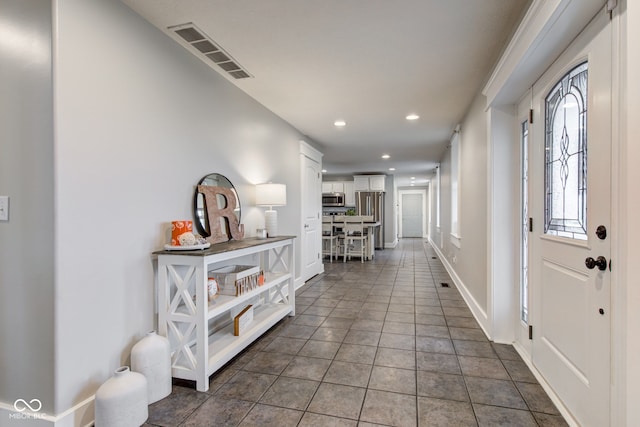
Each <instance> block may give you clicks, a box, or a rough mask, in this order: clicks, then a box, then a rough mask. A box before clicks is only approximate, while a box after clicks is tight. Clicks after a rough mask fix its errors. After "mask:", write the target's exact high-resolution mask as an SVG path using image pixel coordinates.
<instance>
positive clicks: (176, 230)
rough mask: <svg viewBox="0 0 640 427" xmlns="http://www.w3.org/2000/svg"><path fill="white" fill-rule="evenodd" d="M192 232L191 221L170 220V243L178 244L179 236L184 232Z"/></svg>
mask: <svg viewBox="0 0 640 427" xmlns="http://www.w3.org/2000/svg"><path fill="white" fill-rule="evenodd" d="M192 232H193V222H192V221H171V245H172V246H180V239H178V237H180V235H181V234H184V233H192Z"/></svg>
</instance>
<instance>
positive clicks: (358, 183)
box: [353, 175, 386, 191]
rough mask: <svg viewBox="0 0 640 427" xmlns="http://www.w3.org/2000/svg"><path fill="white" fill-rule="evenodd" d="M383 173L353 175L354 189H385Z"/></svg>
mask: <svg viewBox="0 0 640 427" xmlns="http://www.w3.org/2000/svg"><path fill="white" fill-rule="evenodd" d="M385 178H386V177H385V175H355V176H354V177H353V183H354V186H355V191H385V189H384V185H385Z"/></svg>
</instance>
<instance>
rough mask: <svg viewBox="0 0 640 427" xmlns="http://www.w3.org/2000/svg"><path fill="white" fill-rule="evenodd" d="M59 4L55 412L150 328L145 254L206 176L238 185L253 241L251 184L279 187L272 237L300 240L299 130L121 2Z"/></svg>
mask: <svg viewBox="0 0 640 427" xmlns="http://www.w3.org/2000/svg"><path fill="white" fill-rule="evenodd" d="M54 5H55V8H54V10H55V13H56V18H57V22H56V31H57V32H56V37H57V40H56V55H55V81H54V86H55V90H56V91H55V110H56V135H55V170H56V174H55V194H56V199H55V231H56V242H55V253H56V258H55V265H56V276H55V281H56V306H55V309H56V326H55V330H56V351H55V360H56V368H55V377H56V405H55V411H56V412H57V413H59V412H61V411H64V410H67V409H68V408H70V407H72V406H73V405H75V404H77V403H78V402H79V401H81V400H82V399H84V398H86V397H87V396H90V395H91V394H92V393H93V392H94V391H95V389H96V388H97V387H98V386H99V384H101V383H102V382H103V381H104V380H106V379H107V378H108V377H109V376H110V374H111V372H112V371H113V370H114V369H116V368H117V367H118V366H120V365H122V364H127V363H129V350H130V348H131V346H132V345H133V343H134V342H135V341H136V340H138V339H139V338H141V337H142V335H143V334H144V333H145V332H146V331H147V330H149V329H153V328H154V327H155V325H156V318H155V313H154V298H155V294H154V271H153V267H154V262H153V258H152V256H151V252H152V251H154V250H157V249H160V248H161V247H162V245H163V244H164V243H165V242H166V240H165V238H164V233H163V232H164V230H165V229H166V226H167V224H168V222H169V221H171V220H174V219H181V218H192V217H193V215H192V209H191V203H192V195H193V191H194V186H195V185H196V184H197V182H198V180H199V179H200V178H201V177H202V176H203V175H205V174H207V173H210V172H218V173H221V174H223V175H226V176H227V177H228V178H229V179H230V180H231V182H233V183H234V184H235V186H236V188H237V190H238V193H239V196H240V201H241V204H242V208H243V211H242V222H243V223H245V230H246V231H247V234H248V235H254V234H255V229H256V228H257V227H261V226H263V213H262V211H260V210H258V208H256V207H254V206H253V204H254V184H256V183H261V182H266V181H273V182H278V183H284V184H287V192H288V194H287V202H288V205H287V206H286V207H283V208H278V212H279V217H280V229H281V232H282V233H283V234H291V235H296V234H298V230H299V229H300V218H299V211H300V179H299V167H298V155H299V153H298V151H299V149H298V147H299V145H298V141H299V140H300V139H301V138H302V135H301V134H300V133H299V132H297V131H296V130H295V129H293V128H292V127H291V126H289V125H288V124H287V123H285V122H283V121H282V120H280V119H279V118H278V117H276V116H275V115H273V114H272V113H271V112H269V111H268V110H266V109H265V108H264V107H262V106H261V105H259V104H258V103H256V102H255V101H254V100H253V99H251V98H249V97H248V96H246V95H245V94H244V93H242V92H240V91H239V90H238V89H236V88H235V87H234V86H233V85H231V84H230V83H229V82H228V81H227V80H226V79H225V78H223V77H221V76H219V75H218V74H216V73H215V72H214V71H212V70H211V69H210V68H209V67H207V66H206V65H204V64H203V63H201V62H200V61H199V60H198V59H197V58H195V57H193V56H192V55H191V54H190V53H188V52H187V51H186V50H184V48H182V47H180V46H179V45H178V44H177V43H175V42H174V41H173V40H171V39H170V38H169V37H168V36H166V35H164V34H163V33H161V32H160V31H159V30H157V29H156V28H154V27H152V26H151V25H150V24H148V23H147V22H146V21H144V20H142V19H141V18H140V17H139V16H138V15H136V14H135V13H134V12H132V11H131V10H130V9H128V8H127V7H126V6H124V5H123V4H122V3H120V2H118V1H113V0H93V1H90V2H87V1H85V0H65V1H57V2H55V3H54ZM297 258H298V260H299V259H300V257H299V256H297ZM296 271H297V272H299V271H300V270H299V267H298V268H297V269H296Z"/></svg>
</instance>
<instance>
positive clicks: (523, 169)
mask: <svg viewBox="0 0 640 427" xmlns="http://www.w3.org/2000/svg"><path fill="white" fill-rule="evenodd" d="M520 150H522V151H521V157H520V194H521V197H522V199H521V200H520V220H521V222H520V320H522V321H523V322H524V323H527V322H528V321H529V121H528V120H525V121H523V122H522V123H521V125H520Z"/></svg>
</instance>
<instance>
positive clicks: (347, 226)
mask: <svg viewBox="0 0 640 427" xmlns="http://www.w3.org/2000/svg"><path fill="white" fill-rule="evenodd" d="M343 231H344V259H343V261H342V262H347V257H351V256H359V257H360V262H364V258H365V254H366V247H367V242H368V241H369V236H368V235H367V234H365V227H364V222H363V220H362V217H353V218H349V217H348V216H347V217H345V221H344V228H343ZM356 242H358V243H356Z"/></svg>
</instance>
